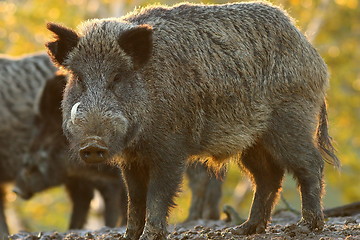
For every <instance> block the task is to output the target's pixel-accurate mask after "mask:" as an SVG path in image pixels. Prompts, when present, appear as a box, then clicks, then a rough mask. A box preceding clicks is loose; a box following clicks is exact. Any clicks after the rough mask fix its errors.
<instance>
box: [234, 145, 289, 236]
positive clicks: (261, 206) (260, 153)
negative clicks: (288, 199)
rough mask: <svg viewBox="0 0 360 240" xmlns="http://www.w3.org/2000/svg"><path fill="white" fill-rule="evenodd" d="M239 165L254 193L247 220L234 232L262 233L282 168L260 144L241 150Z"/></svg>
mask: <svg viewBox="0 0 360 240" xmlns="http://www.w3.org/2000/svg"><path fill="white" fill-rule="evenodd" d="M241 165H242V168H243V169H244V170H245V171H247V173H248V174H249V175H250V177H251V179H252V181H253V184H254V189H255V194H254V198H253V202H252V207H251V211H250V215H249V218H248V220H247V221H246V222H244V223H243V224H242V225H240V226H239V227H237V228H235V232H234V233H237V234H254V233H263V232H264V231H265V229H266V226H267V223H268V221H269V219H270V214H271V210H272V207H273V206H274V204H275V201H276V200H277V198H278V195H279V192H280V189H281V182H282V179H283V176H284V169H283V168H281V167H279V166H278V165H277V164H276V163H275V161H274V159H273V158H272V157H271V155H270V154H268V152H267V151H266V150H265V149H264V148H263V147H262V145H261V144H256V145H254V146H253V147H251V148H249V149H247V150H246V151H245V152H243V154H242V156H241Z"/></svg>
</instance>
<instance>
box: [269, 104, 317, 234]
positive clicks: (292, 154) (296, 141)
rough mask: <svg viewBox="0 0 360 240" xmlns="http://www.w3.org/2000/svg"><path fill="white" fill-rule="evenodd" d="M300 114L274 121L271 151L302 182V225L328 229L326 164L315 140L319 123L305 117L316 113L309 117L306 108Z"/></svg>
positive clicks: (270, 135)
mask: <svg viewBox="0 0 360 240" xmlns="http://www.w3.org/2000/svg"><path fill="white" fill-rule="evenodd" d="M298 113H299V114H297V113H294V112H293V113H292V115H290V113H289V112H286V113H283V115H282V114H281V113H279V116H280V117H281V121H274V122H273V124H272V128H273V131H269V132H268V134H267V135H266V136H265V137H264V139H266V140H265V141H266V143H267V144H266V147H267V149H268V150H269V151H271V152H272V155H273V156H276V159H278V160H279V161H280V162H281V164H282V165H283V166H285V167H286V169H287V170H288V171H289V172H291V173H293V175H294V176H295V178H296V179H297V181H298V185H299V189H300V193H301V202H302V220H301V222H300V223H301V225H305V226H307V227H309V228H310V229H311V230H315V229H318V230H320V229H322V228H323V226H324V217H323V214H322V207H321V197H322V191H323V180H322V179H323V168H324V161H323V159H322V157H321V154H320V152H319V150H318V148H317V146H316V145H315V142H316V141H314V135H315V134H314V132H315V127H314V126H316V124H314V122H315V121H316V120H311V119H306V118H304V116H312V115H314V114H310V113H308V114H306V109H304V111H298ZM300 114H302V115H300Z"/></svg>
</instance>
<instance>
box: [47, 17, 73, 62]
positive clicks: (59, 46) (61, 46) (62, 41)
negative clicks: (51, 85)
mask: <svg viewBox="0 0 360 240" xmlns="http://www.w3.org/2000/svg"><path fill="white" fill-rule="evenodd" d="M47 29H49V30H50V31H52V32H53V33H55V39H54V41H52V42H48V43H46V45H45V46H46V47H47V49H48V54H49V55H50V57H51V59H52V60H53V61H54V62H55V63H57V64H59V65H63V64H64V61H65V59H66V57H67V56H68V54H69V52H70V51H71V50H72V49H73V48H74V47H75V46H76V45H77V43H78V42H79V36H78V35H77V33H76V32H75V31H73V30H71V29H69V28H66V27H63V26H61V25H58V24H55V23H48V24H47Z"/></svg>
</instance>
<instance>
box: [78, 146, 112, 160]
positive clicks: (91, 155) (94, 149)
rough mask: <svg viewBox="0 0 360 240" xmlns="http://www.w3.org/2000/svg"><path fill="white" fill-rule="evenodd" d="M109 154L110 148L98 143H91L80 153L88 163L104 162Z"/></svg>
mask: <svg viewBox="0 0 360 240" xmlns="http://www.w3.org/2000/svg"><path fill="white" fill-rule="evenodd" d="M108 153H109V150H108V148H107V147H106V146H103V145H101V144H99V143H98V142H90V143H88V144H86V145H85V146H83V147H82V148H81V149H80V151H79V154H80V158H81V159H82V160H83V161H85V162H87V163H100V162H104V161H105V160H106V158H107V157H108Z"/></svg>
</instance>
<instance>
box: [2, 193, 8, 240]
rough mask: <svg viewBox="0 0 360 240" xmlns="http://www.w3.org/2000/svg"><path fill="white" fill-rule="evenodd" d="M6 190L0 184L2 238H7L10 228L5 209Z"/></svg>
mask: <svg viewBox="0 0 360 240" xmlns="http://www.w3.org/2000/svg"><path fill="white" fill-rule="evenodd" d="M4 198H5V192H4V189H3V187H2V186H0V239H1V240H2V239H7V236H8V235H9V229H8V226H7V224H6V218H5V209H4V201H5V199H4Z"/></svg>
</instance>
